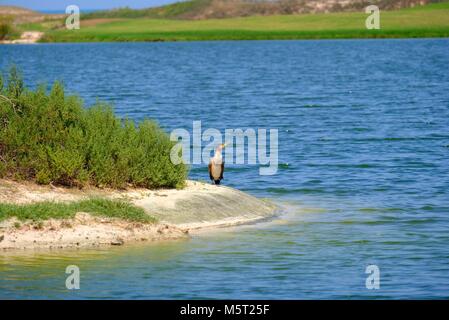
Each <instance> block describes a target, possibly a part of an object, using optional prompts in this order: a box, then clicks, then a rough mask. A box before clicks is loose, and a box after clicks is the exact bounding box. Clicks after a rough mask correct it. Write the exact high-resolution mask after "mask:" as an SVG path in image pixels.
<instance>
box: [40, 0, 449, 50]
mask: <svg viewBox="0 0 449 320" xmlns="http://www.w3.org/2000/svg"><path fill="white" fill-rule="evenodd" d="M366 17H367V14H365V13H363V12H349V13H348V12H346V13H329V14H304V15H282V16H252V17H245V18H232V19H208V20H169V19H148V18H134V19H120V20H118V21H117V20H116V21H111V22H105V23H100V24H96V25H94V26H84V27H83V22H84V23H85V21H88V20H85V21H84V20H83V21H82V23H81V29H79V30H48V31H47V32H46V35H45V37H44V38H43V39H42V41H44V42H45V41H46V42H95V41H191V40H263V39H341V38H417V37H449V2H443V3H436V4H431V5H426V6H422V7H415V8H409V9H402V10H397V11H383V12H382V11H381V20H380V22H381V29H380V30H367V29H366V28H365V19H366Z"/></svg>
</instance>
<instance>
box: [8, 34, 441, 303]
mask: <svg viewBox="0 0 449 320" xmlns="http://www.w3.org/2000/svg"><path fill="white" fill-rule="evenodd" d="M11 63H15V64H16V65H18V66H20V67H21V68H22V70H23V72H24V75H25V79H26V83H28V84H31V85H32V86H34V85H36V84H37V83H39V82H42V81H46V82H47V83H51V82H52V81H54V80H55V79H61V80H63V81H64V83H65V85H66V87H67V89H68V90H69V91H70V92H72V93H77V94H79V95H80V96H82V97H83V99H84V100H85V102H86V103H87V104H89V105H90V104H92V103H94V102H95V101H96V99H100V100H106V101H108V102H110V103H112V104H114V106H115V110H116V112H117V113H118V114H120V115H123V116H125V115H127V116H129V117H131V118H133V119H136V120H141V119H143V118H144V117H151V118H155V119H157V120H158V122H159V123H160V125H161V126H162V127H163V128H165V129H166V130H167V131H170V130H172V129H174V128H179V127H181V128H186V129H190V130H191V127H192V122H193V121H196V120H201V121H202V126H203V129H206V128H210V127H212V128H218V129H220V130H224V129H225V128H247V127H250V128H276V129H278V130H279V159H280V166H279V170H278V173H277V174H276V175H274V176H260V175H259V174H258V172H259V171H258V166H254V165H243V166H242V165H239V166H227V170H226V174H225V180H224V182H225V184H227V185H229V186H232V187H236V188H239V189H241V190H244V191H247V192H249V193H251V194H253V195H256V196H259V197H265V198H269V199H271V200H272V201H274V202H276V203H278V204H280V205H282V206H285V207H286V208H287V209H288V214H287V215H285V216H282V217H279V218H276V219H275V220H274V221H272V222H270V223H265V224H260V225H255V226H249V227H243V228H237V229H232V230H227V231H226V230H223V231H220V232H216V233H206V234H202V235H199V236H195V237H194V238H192V239H191V240H188V241H181V242H168V243H164V244H151V245H146V246H137V247H130V246H125V247H123V248H113V249H95V250H83V251H63V252H61V251H53V252H41V253H21V254H18V253H1V255H0V297H3V298H156V299H157V298H237V299H238V298H261V299H265V298H266V299H271V298H273V299H285V298H303V299H309V298H319V299H327V298H337V299H347V298H449V245H448V243H449V161H448V156H449V74H448V65H449V40H448V39H438V40H436V39H435V40H434V39H428V40H424V39H416V40H351V41H257V42H254V41H248V42H246V41H241V42H191V43H117V44H107V43H102V44H49V45H47V44H42V45H31V46H20V45H10V46H0V67H1V68H2V69H5V68H6V67H7V66H8V65H10V64H11ZM190 177H191V178H192V179H199V180H207V178H208V176H207V169H206V168H205V167H204V166H194V167H193V168H192V171H191V174H190ZM68 264H76V265H78V266H79V267H80V269H81V289H80V290H78V291H75V292H74V291H68V290H66V289H65V277H66V275H65V273H64V271H65V267H66V266H67V265H68ZM371 264H375V265H377V266H378V267H379V269H380V289H378V290H368V289H367V288H366V287H365V279H366V277H367V274H365V268H366V266H368V265H371Z"/></svg>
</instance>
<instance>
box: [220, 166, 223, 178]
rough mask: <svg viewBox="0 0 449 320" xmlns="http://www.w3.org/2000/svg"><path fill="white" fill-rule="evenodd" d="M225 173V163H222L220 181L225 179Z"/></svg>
mask: <svg viewBox="0 0 449 320" xmlns="http://www.w3.org/2000/svg"><path fill="white" fill-rule="evenodd" d="M223 172H224V162H222V163H221V174H220V180H221V179H223Z"/></svg>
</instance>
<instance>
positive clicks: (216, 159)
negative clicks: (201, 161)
mask: <svg viewBox="0 0 449 320" xmlns="http://www.w3.org/2000/svg"><path fill="white" fill-rule="evenodd" d="M225 147H226V144H220V145H218V147H217V148H216V149H215V154H214V156H213V157H212V158H210V161H209V178H210V179H211V180H212V182H213V183H215V185H219V184H220V181H221V180H222V179H223V172H224V162H223V158H222V156H221V151H222V150H223V149H224V148H225Z"/></svg>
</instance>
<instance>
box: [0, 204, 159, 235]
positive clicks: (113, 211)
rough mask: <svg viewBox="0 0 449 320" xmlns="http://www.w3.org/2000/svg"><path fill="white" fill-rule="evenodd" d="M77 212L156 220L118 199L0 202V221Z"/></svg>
mask: <svg viewBox="0 0 449 320" xmlns="http://www.w3.org/2000/svg"><path fill="white" fill-rule="evenodd" d="M77 212H87V213H89V214H91V215H94V216H101V217H109V218H119V219H123V220H128V221H137V222H143V223H154V222H156V219H155V218H153V217H151V216H149V215H147V214H146V213H145V211H144V210H143V209H141V208H138V207H135V206H133V205H131V204H129V203H128V202H124V201H119V200H107V199H99V198H93V199H88V200H82V201H78V202H70V203H62V202H39V203H35V204H23V205H17V204H3V203H0V221H3V220H7V219H9V218H13V217H16V218H17V219H19V220H21V221H27V220H32V221H35V222H39V221H43V220H48V219H70V218H73V217H74V216H75V214H76V213H77ZM18 227H20V224H18V226H16V228H18Z"/></svg>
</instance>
